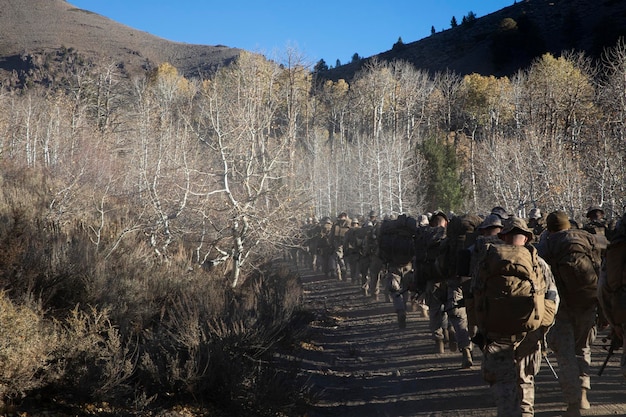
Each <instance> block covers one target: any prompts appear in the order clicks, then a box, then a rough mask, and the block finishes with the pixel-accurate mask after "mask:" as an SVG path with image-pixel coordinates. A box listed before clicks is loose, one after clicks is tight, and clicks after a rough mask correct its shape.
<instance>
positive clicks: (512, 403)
mask: <svg viewBox="0 0 626 417" xmlns="http://www.w3.org/2000/svg"><path fill="white" fill-rule="evenodd" d="M499 237H500V238H501V239H502V240H503V241H504V244H509V245H516V246H524V245H528V242H529V241H530V240H531V239H533V237H534V234H533V232H532V230H530V229H529V228H528V227H527V225H526V222H525V221H524V220H522V219H519V218H516V217H511V218H509V219H507V220H506V221H505V224H504V228H503V229H502V231H501V232H500V233H499ZM538 262H539V270H540V271H539V274H540V277H543V279H544V281H545V284H546V285H545V287H546V293H545V302H544V305H545V309H546V310H545V313H544V316H543V318H542V321H541V326H540V327H539V328H538V329H537V330H534V331H531V332H528V333H526V334H518V335H513V336H510V335H498V334H494V333H492V332H488V331H486V330H485V329H483V330H482V331H480V332H479V333H478V334H477V335H476V337H475V338H474V341H475V342H476V344H477V345H478V346H479V347H480V348H481V350H482V351H483V356H484V358H483V362H482V375H483V379H484V380H485V381H486V382H487V383H489V385H490V386H491V391H492V393H493V397H494V399H495V402H496V406H497V415H498V417H519V416H521V417H532V416H534V403H535V375H537V373H538V372H539V368H540V366H541V359H542V346H543V344H544V339H545V335H546V333H548V330H549V329H550V327H551V326H552V324H553V323H554V315H555V314H556V310H557V309H558V305H559V297H558V291H557V288H556V284H555V282H554V277H553V275H552V272H551V270H550V267H549V266H548V264H547V263H546V262H545V261H544V260H543V259H541V258H540V257H538ZM477 281H479V278H478V275H477V274H475V275H474V276H472V284H471V285H472V287H473V288H478V287H480V283H479V282H477ZM474 311H475V310H474V308H473V307H472V308H469V314H470V316H472V315H474ZM493 314H498V312H493ZM470 321H476V318H475V316H474V318H472V319H471V320H470ZM478 327H479V329H482V325H481V323H480V322H478ZM483 332H486V334H484V333H483Z"/></svg>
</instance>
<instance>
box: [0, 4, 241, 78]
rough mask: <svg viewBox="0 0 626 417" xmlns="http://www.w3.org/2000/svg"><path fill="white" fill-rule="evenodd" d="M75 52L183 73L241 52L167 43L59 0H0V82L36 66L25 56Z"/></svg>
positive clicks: (104, 60) (211, 66)
mask: <svg viewBox="0 0 626 417" xmlns="http://www.w3.org/2000/svg"><path fill="white" fill-rule="evenodd" d="M60 50H64V51H66V50H72V51H76V52H77V53H78V54H79V55H80V56H81V57H84V58H85V59H88V60H90V61H93V62H100V63H104V64H115V65H117V66H118V67H121V68H124V69H125V70H126V71H127V72H129V73H132V72H135V71H141V70H144V69H146V68H149V67H152V66H154V65H158V64H159V63H162V62H169V63H171V64H172V65H174V66H175V67H177V68H178V69H179V70H180V71H181V72H182V73H184V74H185V75H187V76H193V75H198V74H200V73H206V72H210V71H212V70H214V69H215V68H216V67H218V66H221V65H227V64H228V63H229V62H231V61H232V60H233V59H234V58H235V57H236V56H238V55H239V53H240V52H241V50H239V49H236V48H229V47H226V46H221V45H215V46H207V45H192V44H185V43H178V42H171V41H168V40H165V39H162V38H159V37H156V36H153V35H151V34H149V33H146V32H142V31H139V30H136V29H133V28H130V27H128V26H125V25H122V24H120V23H117V22H115V21H113V20H111V19H108V18H106V17H104V16H101V15H98V14H95V13H92V12H89V11H86V10H82V9H79V8H77V7H75V6H73V5H72V4H71V3H69V2H66V1H64V0H0V71H4V73H5V74H4V75H5V76H4V77H2V76H1V75H2V74H0V80H2V79H4V78H5V77H6V73H7V72H8V73H11V72H12V71H13V70H16V71H24V70H29V69H30V68H29V67H30V66H33V65H37V63H36V62H35V61H36V60H33V59H32V58H29V57H28V55H31V56H32V55H35V56H41V55H42V54H46V53H48V54H49V53H51V52H55V51H60Z"/></svg>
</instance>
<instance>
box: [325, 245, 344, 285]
mask: <svg viewBox="0 0 626 417" xmlns="http://www.w3.org/2000/svg"><path fill="white" fill-rule="evenodd" d="M329 261H330V265H329V269H330V273H331V275H332V277H333V278H338V279H339V280H340V281H341V280H343V279H344V278H346V263H345V261H344V259H343V246H339V247H338V248H336V249H335V250H334V251H333V253H332V254H331V256H330V260H329Z"/></svg>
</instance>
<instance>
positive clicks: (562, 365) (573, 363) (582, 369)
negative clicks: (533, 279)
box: [548, 302, 596, 408]
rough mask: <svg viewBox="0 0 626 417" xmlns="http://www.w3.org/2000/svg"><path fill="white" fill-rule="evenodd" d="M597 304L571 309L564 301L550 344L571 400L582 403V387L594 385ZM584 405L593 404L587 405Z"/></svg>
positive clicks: (566, 395) (551, 333)
mask: <svg viewBox="0 0 626 417" xmlns="http://www.w3.org/2000/svg"><path fill="white" fill-rule="evenodd" d="M595 323H596V306H593V307H590V308H588V309H585V310H579V309H571V308H568V306H567V305H566V304H565V302H562V303H561V307H560V308H559V311H558V313H557V315H556V323H555V324H554V327H552V330H550V333H548V346H549V347H550V349H552V350H553V351H554V353H555V355H556V360H557V362H558V364H559V384H560V386H561V389H562V391H563V396H564V397H565V402H566V403H567V404H580V403H581V400H582V396H583V394H582V390H589V389H591V380H590V378H589V370H590V368H591V346H592V345H593V342H594V341H595V339H596V327H595ZM582 408H589V407H588V406H584V407H582Z"/></svg>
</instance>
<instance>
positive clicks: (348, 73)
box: [321, 0, 626, 80]
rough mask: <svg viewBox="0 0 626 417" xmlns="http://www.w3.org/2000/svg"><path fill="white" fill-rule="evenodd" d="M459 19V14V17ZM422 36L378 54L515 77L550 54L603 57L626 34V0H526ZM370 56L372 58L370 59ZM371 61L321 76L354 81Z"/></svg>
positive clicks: (432, 67) (424, 65) (431, 66)
mask: <svg viewBox="0 0 626 417" xmlns="http://www.w3.org/2000/svg"><path fill="white" fill-rule="evenodd" d="M457 19H458V18H457ZM458 20H459V25H458V26H457V27H455V28H452V29H448V30H445V31H443V32H439V33H435V34H433V35H431V36H429V37H427V38H424V39H422V40H419V41H416V42H411V43H405V44H401V45H397V44H396V45H394V47H393V48H392V49H391V50H389V51H385V52H381V53H380V54H378V55H377V57H378V58H379V59H381V60H384V61H393V60H404V61H408V62H411V63H413V64H414V65H415V66H416V67H417V68H421V69H424V70H427V71H430V72H432V73H434V72H442V71H445V70H447V69H449V70H452V71H454V72H456V73H459V74H462V75H463V74H470V73H479V74H482V75H498V76H502V75H510V74H513V73H515V72H516V71H518V70H519V69H523V68H525V67H526V66H528V64H530V62H531V61H532V60H533V58H535V57H537V56H540V55H542V54H543V53H545V52H551V53H552V54H554V55H559V54H560V53H561V52H562V51H566V50H578V51H585V52H586V53H587V54H588V55H590V56H592V57H598V56H599V55H600V54H601V52H602V50H603V49H604V48H605V47H607V46H614V45H615V42H616V41H617V39H618V38H619V37H620V36H626V1H622V0H523V1H519V0H518V1H516V2H515V3H514V4H512V5H511V6H509V7H505V8H504V9H501V10H499V11H497V12H494V13H491V14H489V15H487V16H482V17H478V18H477V19H475V20H471V21H468V22H466V23H461V19H458ZM366 58H367V57H366ZM366 61H367V59H361V60H360V61H358V62H352V63H350V64H347V65H342V66H340V67H337V68H333V69H331V70H329V71H326V72H324V73H322V74H321V75H322V76H324V77H325V78H329V79H334V80H336V79H339V78H344V79H351V78H352V77H353V76H354V73H355V72H356V71H358V70H359V69H360V68H361V67H362V66H363V64H364V63H365V62H366Z"/></svg>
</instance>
